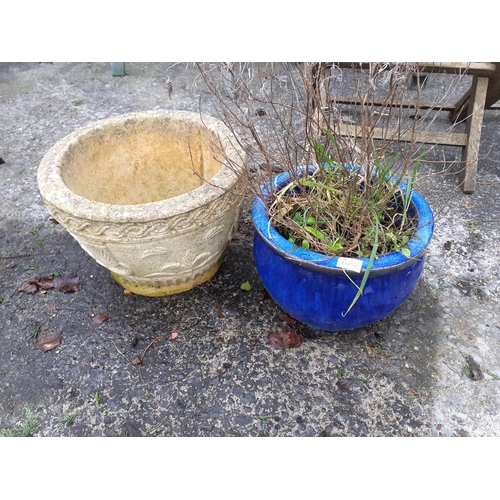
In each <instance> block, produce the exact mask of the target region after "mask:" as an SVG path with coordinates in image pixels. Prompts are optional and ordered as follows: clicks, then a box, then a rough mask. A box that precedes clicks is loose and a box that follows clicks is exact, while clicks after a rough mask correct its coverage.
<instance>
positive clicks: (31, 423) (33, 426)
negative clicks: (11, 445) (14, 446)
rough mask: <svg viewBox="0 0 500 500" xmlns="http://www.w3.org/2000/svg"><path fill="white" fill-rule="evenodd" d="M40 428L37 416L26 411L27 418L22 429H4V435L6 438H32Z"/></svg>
mask: <svg viewBox="0 0 500 500" xmlns="http://www.w3.org/2000/svg"><path fill="white" fill-rule="evenodd" d="M38 426H39V423H38V419H37V418H36V415H35V414H33V413H32V412H31V410H26V417H25V419H24V422H23V423H22V424H21V427H19V428H17V429H2V435H3V436H4V437H32V436H33V434H35V432H36V431H37V430H38Z"/></svg>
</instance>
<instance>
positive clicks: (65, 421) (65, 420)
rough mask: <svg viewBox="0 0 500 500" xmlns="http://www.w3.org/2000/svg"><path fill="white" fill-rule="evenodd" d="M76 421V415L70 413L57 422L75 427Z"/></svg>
mask: <svg viewBox="0 0 500 500" xmlns="http://www.w3.org/2000/svg"><path fill="white" fill-rule="evenodd" d="M75 420H76V413H70V414H69V415H65V416H64V417H61V418H60V419H58V420H57V423H58V424H65V425H73V424H74V423H75Z"/></svg>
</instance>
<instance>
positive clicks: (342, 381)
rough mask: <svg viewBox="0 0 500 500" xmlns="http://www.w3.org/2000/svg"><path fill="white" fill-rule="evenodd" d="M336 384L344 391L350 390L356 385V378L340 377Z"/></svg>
mask: <svg viewBox="0 0 500 500" xmlns="http://www.w3.org/2000/svg"><path fill="white" fill-rule="evenodd" d="M336 385H337V387H338V388H339V389H342V390H343V391H348V390H349V389H352V387H353V386H355V385H356V382H355V381H354V380H349V379H348V378H339V379H338V380H337V384H336Z"/></svg>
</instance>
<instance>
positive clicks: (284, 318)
mask: <svg viewBox="0 0 500 500" xmlns="http://www.w3.org/2000/svg"><path fill="white" fill-rule="evenodd" d="M280 320H281V321H284V322H285V323H288V324H289V325H295V324H296V323H297V321H296V320H295V319H293V318H290V316H287V315H286V314H284V315H283V316H281V317H280Z"/></svg>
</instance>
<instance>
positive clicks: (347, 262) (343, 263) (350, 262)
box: [337, 257, 363, 273]
mask: <svg viewBox="0 0 500 500" xmlns="http://www.w3.org/2000/svg"><path fill="white" fill-rule="evenodd" d="M337 266H338V267H340V268H342V269H347V270H349V271H354V272H356V273H360V272H361V267H362V266H363V262H361V261H360V260H359V259H348V258H347V257H339V260H338V261H337Z"/></svg>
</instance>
